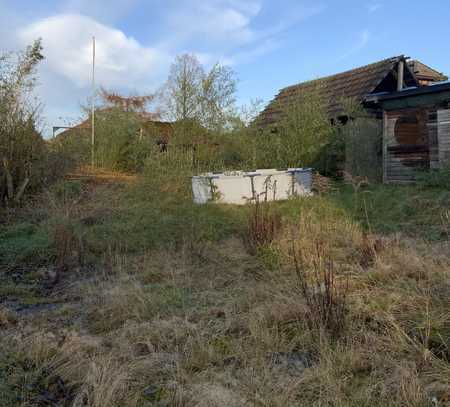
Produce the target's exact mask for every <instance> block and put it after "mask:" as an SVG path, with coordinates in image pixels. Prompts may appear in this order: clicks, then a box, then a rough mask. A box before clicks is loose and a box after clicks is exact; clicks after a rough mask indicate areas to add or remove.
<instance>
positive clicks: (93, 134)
mask: <svg viewBox="0 0 450 407" xmlns="http://www.w3.org/2000/svg"><path fill="white" fill-rule="evenodd" d="M91 103H92V104H91V120H92V123H91V166H92V167H94V164H95V160H94V156H95V154H94V150H95V37H92V102H91Z"/></svg>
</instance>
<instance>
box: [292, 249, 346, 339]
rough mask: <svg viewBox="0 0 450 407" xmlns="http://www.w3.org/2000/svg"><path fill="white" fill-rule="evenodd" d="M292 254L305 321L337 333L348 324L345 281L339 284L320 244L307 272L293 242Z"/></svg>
mask: <svg viewBox="0 0 450 407" xmlns="http://www.w3.org/2000/svg"><path fill="white" fill-rule="evenodd" d="M291 253H292V258H293V263H294V268H295V273H296V276H297V279H298V283H299V285H300V288H301V292H302V294H303V297H304V300H305V301H306V305H307V307H308V311H307V313H306V322H307V324H308V326H309V328H310V329H311V330H313V331H314V330H318V331H319V332H321V331H323V330H325V331H327V332H328V333H330V334H331V336H332V337H334V338H337V337H339V336H340V335H341V334H342V333H343V331H344V330H345V328H346V325H347V303H346V300H347V292H348V281H347V283H346V285H345V286H341V285H339V284H338V283H337V280H336V271H335V266H334V264H333V262H332V261H331V260H330V259H324V258H323V253H322V250H321V248H320V246H319V245H317V246H316V252H315V256H314V260H313V262H312V265H313V270H312V272H311V273H307V271H306V270H307V268H306V264H305V262H304V261H303V260H302V254H301V253H298V250H297V249H296V247H295V245H294V244H293V245H292V252H291Z"/></svg>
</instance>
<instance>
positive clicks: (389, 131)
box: [384, 109, 430, 183]
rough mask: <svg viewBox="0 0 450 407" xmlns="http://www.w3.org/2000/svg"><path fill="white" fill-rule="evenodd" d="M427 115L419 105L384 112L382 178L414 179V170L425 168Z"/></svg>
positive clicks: (405, 180)
mask: <svg viewBox="0 0 450 407" xmlns="http://www.w3.org/2000/svg"><path fill="white" fill-rule="evenodd" d="M427 119H428V117H427V115H426V111H424V110H423V109H422V110H417V109H416V110H409V109H408V110H400V111H390V112H386V114H385V126H384V155H385V157H384V171H385V173H384V181H385V182H387V183H410V182H414V181H415V178H416V172H417V170H419V169H424V168H429V165H430V156H429V147H428V131H427ZM400 121H401V125H400Z"/></svg>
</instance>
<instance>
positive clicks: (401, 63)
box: [397, 59, 405, 92]
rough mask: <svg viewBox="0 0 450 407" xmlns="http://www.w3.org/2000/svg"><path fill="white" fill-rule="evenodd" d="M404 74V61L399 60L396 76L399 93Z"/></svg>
mask: <svg viewBox="0 0 450 407" xmlns="http://www.w3.org/2000/svg"><path fill="white" fill-rule="evenodd" d="M404 72H405V61H404V60H403V59H401V60H400V61H399V62H398V75H397V91H399V92H400V91H401V90H402V89H403V80H404Z"/></svg>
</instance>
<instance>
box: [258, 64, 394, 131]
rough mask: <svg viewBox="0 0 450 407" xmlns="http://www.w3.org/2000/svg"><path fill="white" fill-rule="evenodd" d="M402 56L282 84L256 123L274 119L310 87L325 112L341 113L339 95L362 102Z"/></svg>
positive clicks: (268, 122)
mask: <svg viewBox="0 0 450 407" xmlns="http://www.w3.org/2000/svg"><path fill="white" fill-rule="evenodd" d="M402 58H403V57H402V56H399V57H394V58H388V59H385V60H383V61H379V62H376V63H373V64H370V65H366V66H363V67H360V68H356V69H352V70H350V71H346V72H343V73H339V74H336V75H332V76H328V77H325V78H320V79H317V80H312V81H308V82H303V83H299V84H297V85H293V86H289V87H287V88H284V89H282V90H281V91H280V92H279V93H278V95H277V96H276V97H275V99H274V100H273V101H272V102H270V103H269V105H268V106H267V107H266V108H265V109H264V111H263V112H262V113H261V115H260V116H259V118H258V123H259V124H260V125H263V126H264V125H270V124H272V123H275V122H276V121H277V120H278V118H279V117H280V114H281V112H282V107H283V106H286V105H287V104H289V102H290V101H292V100H295V98H298V97H299V96H300V95H302V94H304V93H305V92H308V91H311V90H313V89H316V91H317V92H318V94H319V95H320V97H322V98H323V99H324V100H325V101H326V103H327V111H328V114H329V116H330V117H336V116H338V115H339V114H341V113H342V110H343V107H342V106H341V101H342V99H343V98H352V99H355V100H357V101H361V102H362V100H363V98H364V97H365V96H367V95H368V94H370V93H372V92H374V90H375V89H376V88H377V86H378V85H379V84H380V83H381V81H382V80H383V79H384V78H385V77H386V76H387V75H388V74H389V72H390V71H392V70H393V69H394V68H395V67H396V64H397V63H398V62H399V60H400V59H402Z"/></svg>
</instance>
